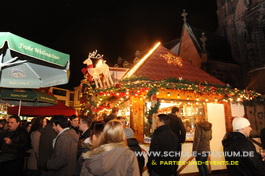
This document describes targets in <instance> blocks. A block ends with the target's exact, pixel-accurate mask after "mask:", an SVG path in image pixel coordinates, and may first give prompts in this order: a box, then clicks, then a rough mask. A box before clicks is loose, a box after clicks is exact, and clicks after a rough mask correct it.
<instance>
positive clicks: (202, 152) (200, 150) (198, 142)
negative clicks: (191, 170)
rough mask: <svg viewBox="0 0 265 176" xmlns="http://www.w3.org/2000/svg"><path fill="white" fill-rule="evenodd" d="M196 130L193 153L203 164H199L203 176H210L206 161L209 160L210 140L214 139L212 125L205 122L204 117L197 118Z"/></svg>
mask: <svg viewBox="0 0 265 176" xmlns="http://www.w3.org/2000/svg"><path fill="white" fill-rule="evenodd" d="M196 122H197V123H196V129H195V133H194V140H193V148H192V152H193V155H194V157H195V158H196V161H201V163H202V164H198V165H197V167H198V169H199V172H200V175H201V176H208V175H209V171H208V165H206V164H205V161H207V159H208V155H209V153H210V140H211V139H212V124H211V123H209V122H207V121H206V120H205V117H203V116H202V115H200V116H198V117H197V118H196Z"/></svg>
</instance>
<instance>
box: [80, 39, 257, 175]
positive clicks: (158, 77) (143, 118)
mask: <svg viewBox="0 0 265 176" xmlns="http://www.w3.org/2000/svg"><path fill="white" fill-rule="evenodd" d="M101 62H102V61H101ZM102 63H103V62H102ZM102 63H100V64H102ZM90 65H91V64H90ZM90 67H91V66H87V69H89V68H90ZM97 67H99V66H97ZM84 73H85V80H83V81H82V83H81V87H82V97H81V102H82V103H83V104H82V109H83V113H87V111H88V109H90V111H95V112H97V113H99V114H100V113H103V112H107V113H108V112H109V111H110V110H111V108H113V107H115V106H116V107H119V109H120V115H122V116H125V117H126V118H127V119H128V123H127V125H129V126H130V127H131V128H132V129H133V130H134V132H135V137H136V138H137V139H138V140H139V141H141V142H145V143H146V142H149V141H150V138H149V137H150V135H151V134H152V132H153V131H154V129H155V128H156V123H155V119H156V118H155V116H156V114H159V113H170V112H171V108H172V107H174V106H177V107H179V109H180V112H181V119H182V121H183V123H184V126H185V128H186V131H187V136H186V141H187V142H186V143H184V144H183V146H182V149H183V151H184V152H185V151H187V152H191V150H192V141H193V134H194V128H195V126H194V125H195V120H196V117H197V116H201V115H202V116H204V117H206V119H207V120H208V121H209V122H211V123H212V125H213V139H212V141H211V150H212V151H216V152H217V151H222V144H221V140H222V138H223V136H224V134H225V133H226V132H227V131H230V130H231V120H232V118H233V116H234V115H233V114H232V113H233V112H232V111H233V110H232V108H231V103H232V102H233V103H234V104H233V105H234V106H237V104H235V103H240V102H242V101H243V100H251V99H254V98H255V97H257V96H259V94H258V93H255V92H253V91H250V90H239V89H236V88H231V87H230V86H229V85H226V84H225V83H223V82H221V81H220V80H218V79H216V78H215V77H213V76H211V75H209V74H207V73H206V72H204V71H203V70H201V69H200V68H197V67H195V66H193V65H192V64H191V63H190V62H188V61H186V60H184V59H181V58H180V57H179V56H178V55H176V54H175V53H173V52H171V51H170V50H168V49H166V48H165V47H163V46H162V45H161V43H157V44H156V45H155V46H154V47H153V48H151V49H150V50H149V52H148V53H146V55H144V56H143V57H142V58H141V59H140V60H139V62H138V63H136V64H135V65H134V66H133V67H132V68H131V69H130V70H129V71H128V72H127V73H126V74H125V75H124V76H123V79H122V80H120V82H119V83H117V84H115V85H112V83H111V81H109V82H110V83H107V82H108V78H105V80H106V83H105V85H104V80H103V83H102V85H101V86H100V83H98V85H97V83H96V85H95V86H96V87H95V86H94V85H92V84H91V83H89V81H88V79H87V77H88V75H87V72H84ZM92 77H93V78H94V80H95V81H97V82H99V80H100V78H97V77H94V76H92ZM239 107H241V106H239ZM238 109H239V110H238V111H239V112H238V113H237V115H244V112H243V111H242V108H238ZM188 159H192V157H191V156H182V157H181V160H183V161H187V160H188ZM211 159H212V160H215V161H224V157H223V156H222V157H220V156H212V157H211ZM183 168H184V167H179V172H180V171H181V173H188V172H189V173H190V172H196V171H197V167H196V166H195V165H188V166H187V167H186V168H185V169H184V170H183ZM221 169H225V165H214V166H212V170H221Z"/></svg>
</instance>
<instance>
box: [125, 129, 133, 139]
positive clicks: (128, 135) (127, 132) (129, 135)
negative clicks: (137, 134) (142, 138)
mask: <svg viewBox="0 0 265 176" xmlns="http://www.w3.org/2000/svg"><path fill="white" fill-rule="evenodd" d="M124 133H125V135H126V138H127V139H130V138H134V132H133V130H132V129H131V128H124Z"/></svg>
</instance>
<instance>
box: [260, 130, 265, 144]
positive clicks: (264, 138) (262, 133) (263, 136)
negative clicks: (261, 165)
mask: <svg viewBox="0 0 265 176" xmlns="http://www.w3.org/2000/svg"><path fill="white" fill-rule="evenodd" d="M260 140H261V144H262V148H263V149H265V128H263V129H261V130H260Z"/></svg>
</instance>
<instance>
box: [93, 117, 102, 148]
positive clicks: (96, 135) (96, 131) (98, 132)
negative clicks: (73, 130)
mask: <svg viewBox="0 0 265 176" xmlns="http://www.w3.org/2000/svg"><path fill="white" fill-rule="evenodd" d="M103 129H104V124H103V123H101V122H97V123H95V125H94V127H93V129H92V133H91V137H90V139H91V141H92V144H93V143H95V141H96V140H97V139H98V138H99V136H100V135H101V134H102V132H103Z"/></svg>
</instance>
